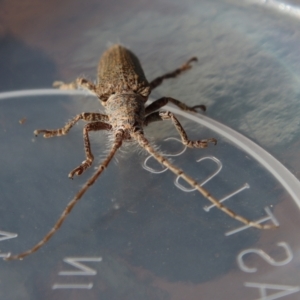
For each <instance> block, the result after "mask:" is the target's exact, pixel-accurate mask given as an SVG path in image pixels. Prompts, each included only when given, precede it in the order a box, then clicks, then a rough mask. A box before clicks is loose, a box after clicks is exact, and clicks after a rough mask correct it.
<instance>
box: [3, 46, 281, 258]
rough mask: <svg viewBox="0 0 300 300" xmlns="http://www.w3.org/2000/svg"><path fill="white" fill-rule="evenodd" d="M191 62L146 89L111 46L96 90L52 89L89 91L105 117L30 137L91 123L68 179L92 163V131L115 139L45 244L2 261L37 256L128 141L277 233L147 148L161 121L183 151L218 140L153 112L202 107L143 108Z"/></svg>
mask: <svg viewBox="0 0 300 300" xmlns="http://www.w3.org/2000/svg"><path fill="white" fill-rule="evenodd" d="M193 61H197V58H196V57H193V58H191V59H190V60H188V61H187V62H186V63H185V64H183V65H182V66H181V67H180V68H179V69H176V70H175V71H173V72H170V73H167V74H165V75H163V76H160V77H157V78H156V79H154V80H153V81H151V82H150V83H148V81H147V79H146V77H145V75H144V72H143V69H142V67H141V65H140V62H139V60H138V58H137V57H136V56H135V55H134V54H133V53H132V52H131V51H129V50H128V49H126V48H124V47H123V46H121V45H114V46H112V47H111V48H109V49H108V50H107V51H106V52H105V53H104V54H103V55H102V57H101V59H100V62H99V66H98V83H97V84H96V85H95V84H93V83H92V82H90V81H88V80H86V79H84V78H78V79H77V80H76V81H75V82H73V83H70V84H64V83H63V82H55V83H54V86H56V87H59V88H60V89H76V88H78V87H82V88H85V89H88V90H89V91H91V92H92V93H94V94H95V95H96V96H97V97H98V98H99V99H100V101H101V103H102V105H103V106H104V107H105V111H106V114H105V115H104V114H100V113H81V114H79V115H77V116H76V117H75V118H73V119H72V120H71V121H70V122H68V123H67V124H66V125H65V126H64V127H63V128H60V129H56V130H44V129H40V130H35V131H34V134H35V135H38V134H40V133H43V134H44V137H45V138H49V137H53V136H61V135H65V134H67V133H68V132H69V130H70V129H71V128H72V127H73V126H74V124H75V123H76V122H78V121H79V120H83V121H87V122H89V123H88V124H87V125H86V126H85V127H84V130H83V136H84V147H85V153H86V160H85V161H84V162H83V163H82V164H81V165H80V166H78V167H77V168H75V169H74V170H73V171H71V172H70V173H69V177H70V178H73V176H74V175H80V174H82V173H83V172H84V171H85V170H86V169H87V168H89V167H90V166H91V164H92V162H93V160H94V156H93V154H92V152H91V147H90V140H89V132H90V131H97V130H108V131H112V132H113V134H114V142H113V145H112V148H111V150H110V152H109V154H108V155H107V157H106V159H105V160H104V161H103V162H102V163H101V165H100V166H99V167H98V169H97V171H96V172H95V173H94V174H93V176H92V177H91V178H90V179H89V180H88V181H87V182H86V183H85V185H84V186H83V188H82V189H81V190H80V191H79V192H78V193H77V195H76V196H75V197H74V198H73V199H72V200H71V201H70V202H69V204H68V205H67V207H66V208H65V210H64V211H63V213H62V215H61V216H60V218H59V219H58V221H57V222H56V224H55V225H54V227H53V228H52V229H51V230H50V231H49V232H48V233H47V234H46V235H45V236H44V238H43V239H42V240H41V241H40V242H39V243H37V244H36V245H35V246H34V247H32V248H31V249H29V250H28V251H25V252H23V253H21V254H18V255H11V256H9V257H6V258H5V259H6V260H13V259H22V258H24V257H25V256H27V255H29V254H31V253H33V252H35V251H37V250H38V249H39V248H40V247H42V246H43V245H44V244H45V243H47V241H48V240H49V239H50V238H51V237H52V236H53V235H54V233H55V232H56V231H57V230H58V229H59V228H60V227H61V225H62V223H63V222H64V220H65V219H66V217H67V215H68V214H69V213H70V212H71V210H72V209H73V207H74V206H75V204H76V203H77V202H78V201H79V200H80V199H81V197H82V196H83V195H84V193H85V192H86V191H87V189H88V188H89V187H90V186H91V185H93V184H94V182H95V181H96V180H97V178H98V177H99V176H100V174H101V173H102V172H103V171H104V170H105V168H106V167H107V166H108V164H109V162H110V161H111V159H112V158H113V156H114V155H115V153H116V151H117V150H118V149H119V148H120V147H121V145H122V143H123V142H124V141H129V140H135V141H137V143H138V144H139V145H140V146H141V147H142V148H144V149H145V150H146V151H147V152H148V153H149V154H150V155H152V156H153V157H154V158H155V159H156V160H157V161H158V162H159V163H161V164H162V165H164V166H165V167H167V168H168V169H169V170H170V171H172V172H173V173H174V174H176V175H177V176H180V177H181V178H183V179H184V180H185V181H186V182H187V183H189V184H190V185H191V186H192V187H193V188H196V189H197V190H198V191H199V192H200V193H201V194H202V195H203V196H204V197H205V198H206V199H208V200H209V201H211V202H212V203H213V204H214V205H216V206H217V207H218V208H219V209H221V210H222V211H224V212H225V213H226V214H228V215H229V216H231V217H232V218H234V219H236V220H239V221H241V222H242V223H244V224H247V225H250V226H253V227H256V228H259V229H269V228H273V227H275V226H273V225H261V224H259V223H256V222H252V221H250V220H248V219H246V218H244V217H241V216H239V215H237V214H236V213H234V212H233V211H232V210H230V209H228V208H227V207H225V206H224V205H223V204H222V203H220V202H219V201H218V200H217V199H216V198H214V197H213V196H212V195H211V194H210V193H209V192H208V191H207V190H205V189H204V188H203V187H201V186H200V185H199V184H198V183H197V182H196V181H195V180H194V179H193V178H192V177H190V176H188V175H186V174H185V173H184V172H183V171H182V170H180V169H179V168H177V167H175V166H174V165H173V164H171V163H170V162H169V161H168V160H167V159H166V158H165V157H163V156H162V155H161V154H159V153H158V152H157V151H156V150H155V149H154V148H153V147H152V146H151V145H150V144H149V141H148V140H147V139H146V138H145V136H144V133H143V128H144V127H145V126H148V125H149V124H150V123H152V122H155V121H161V120H171V121H172V122H173V124H174V126H175V128H176V129H177V131H178V133H179V134H180V136H181V140H182V143H183V144H184V145H186V146H188V147H190V148H205V147H207V145H208V143H213V144H216V143H217V140H216V139H214V138H210V139H205V140H199V141H191V140H189V139H188V137H187V134H186V132H185V131H184V129H183V128H182V126H181V124H180V123H179V121H178V120H177V118H176V117H175V116H174V115H173V113H171V112H169V111H157V110H158V109H160V108H161V107H163V106H164V105H166V104H167V103H169V102H171V103H173V104H175V105H176V106H178V107H179V108H180V109H182V110H185V111H191V112H196V109H197V108H200V109H202V110H205V106H204V105H197V106H193V107H189V106H187V105H185V104H184V103H182V102H180V101H178V100H176V99H173V98H170V97H163V98H160V99H158V100H156V101H154V102H153V103H151V104H150V105H148V106H145V103H146V102H147V99H148V96H149V94H150V92H151V91H152V90H153V89H154V88H156V87H157V86H159V85H160V84H161V83H162V82H163V80H164V79H167V78H174V77H176V76H178V75H179V74H181V73H182V72H183V71H186V70H188V69H190V68H191V65H190V63H191V62H193Z"/></svg>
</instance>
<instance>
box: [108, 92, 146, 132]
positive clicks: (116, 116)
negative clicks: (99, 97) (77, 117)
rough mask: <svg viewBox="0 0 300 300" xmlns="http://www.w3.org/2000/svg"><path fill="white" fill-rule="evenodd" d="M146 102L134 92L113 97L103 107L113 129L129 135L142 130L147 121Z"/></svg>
mask: <svg viewBox="0 0 300 300" xmlns="http://www.w3.org/2000/svg"><path fill="white" fill-rule="evenodd" d="M144 102H145V99H144V98H143V97H142V96H140V95H138V94H136V93H134V92H126V93H121V94H114V95H111V96H110V97H109V98H108V100H107V101H105V102H103V105H104V106H105V111H106V113H107V115H108V117H109V123H110V124H111V125H112V129H113V130H118V129H123V130H124V131H127V132H128V133H129V132H132V131H137V130H142V128H143V123H144V120H145V105H144Z"/></svg>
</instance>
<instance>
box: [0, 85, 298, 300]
mask: <svg viewBox="0 0 300 300" xmlns="http://www.w3.org/2000/svg"><path fill="white" fill-rule="evenodd" d="M36 92H38V91H36ZM36 92H34V93H36ZM51 92H52V93H54V94H57V93H59V91H54V90H53V91H48V93H51ZM34 93H32V94H31V92H30V91H29V92H28V93H27V94H28V97H19V98H17V99H10V101H8V100H4V101H1V102H0V105H1V112H4V116H7V118H2V120H3V121H4V126H3V128H4V130H3V131H2V132H1V135H0V141H1V142H0V145H1V146H0V147H1V153H5V155H2V156H1V166H2V169H3V170H5V172H2V173H1V180H0V182H1V191H2V197H1V198H2V201H1V207H2V212H3V215H2V223H1V224H2V228H1V230H2V231H3V232H0V233H1V234H2V241H1V251H2V256H5V255H6V253H8V252H13V253H16V252H20V251H23V250H25V249H27V248H28V247H30V246H32V245H33V244H34V243H36V242H37V241H38V240H39V239H40V238H41V237H43V235H44V234H45V233H46V232H47V231H48V230H49V228H50V227H51V226H52V225H53V223H54V222H55V221H56V219H57V217H58V216H59V214H60V213H61V211H62V210H63V209H64V207H65V205H66V204H67V202H68V201H69V200H70V198H71V197H72V196H73V195H74V194H75V193H76V192H77V191H78V190H79V189H80V186H81V185H82V184H83V183H84V182H85V180H86V179H87V178H88V177H89V176H91V174H92V170H89V171H87V172H86V173H85V174H84V175H83V176H81V177H78V178H75V179H74V180H73V181H72V180H69V179H68V178H67V174H68V172H69V171H70V170H71V169H72V168H74V167H75V166H77V165H78V164H79V163H80V162H81V161H82V160H83V155H84V153H83V145H82V138H81V132H82V130H81V129H82V124H81V125H79V126H75V128H74V129H73V130H72V131H71V132H70V133H69V134H68V135H67V136H65V137H57V138H52V139H43V138H42V137H38V138H35V137H34V136H33V135H32V132H33V130H34V129H37V128H57V127H60V126H61V125H62V124H63V120H67V119H68V116H71V115H75V114H76V113H77V112H80V111H81V110H82V109H83V110H84V111H95V110H97V109H98V108H97V104H98V103H97V102H98V100H97V99H95V98H93V97H87V96H83V95H79V96H76V98H74V100H72V98H70V97H68V96H67V97H66V96H63V93H62V95H61V96H50V95H48V96H42V95H40V96H38V97H34V96H33V95H34ZM43 93H45V94H47V90H45V91H40V94H43ZM25 94H26V93H25ZM30 94H31V96H30ZM7 95H9V94H6V95H5V94H4V96H7ZM29 96H30V97H29ZM73 97H75V96H73ZM16 107H18V109H17V110H16ZM167 109H171V110H172V111H174V113H176V115H184V117H185V118H184V119H182V123H183V124H184V126H185V128H186V129H187V131H188V132H189V135H190V137H191V138H193V139H195V138H196V137H199V136H201V137H202V138H206V137H215V138H217V139H218V145H217V146H210V147H209V148H207V149H187V150H186V151H184V150H185V149H184V147H183V146H182V145H181V143H180V141H179V140H178V136H177V134H176V131H175V130H174V129H173V128H172V127H171V126H168V124H165V122H164V124H163V125H166V128H167V130H166V131H165V133H164V132H162V131H160V139H157V138H152V139H151V140H152V143H155V144H159V145H161V150H162V151H163V152H164V153H165V155H166V156H168V155H173V157H172V161H173V162H174V163H175V164H176V165H178V166H180V167H181V168H182V169H184V170H185V171H186V172H187V173H188V174H190V175H192V176H194V177H195V178H196V179H197V180H198V181H199V182H202V183H204V186H205V188H207V189H208V190H209V191H210V192H211V193H212V194H213V195H214V196H216V197H217V198H219V199H220V200H221V199H223V200H224V203H225V204H226V205H228V207H230V208H231V209H233V210H235V211H236V212H237V213H239V214H242V215H243V216H246V217H248V218H250V219H252V220H258V221H259V222H267V223H273V224H277V225H278V224H279V225H280V227H279V229H276V230H267V231H261V230H258V229H253V228H248V227H247V226H243V225H242V224H240V223H239V222H237V221H236V220H233V219H231V218H230V217H228V216H227V215H225V214H224V213H222V212H221V211H219V210H218V209H216V208H215V207H212V206H211V203H208V201H207V200H205V199H204V198H203V197H202V196H201V195H200V194H199V193H198V192H196V191H191V188H190V187H189V186H188V185H187V184H186V183H184V182H182V181H181V179H178V178H177V179H176V178H175V177H174V175H173V174H172V173H170V172H161V171H163V169H162V167H161V166H160V165H159V164H157V163H156V162H155V161H154V160H153V158H151V157H147V155H146V154H145V153H140V151H136V150H137V148H138V146H136V145H131V146H127V147H125V151H120V152H121V153H119V154H118V155H117V157H116V162H117V163H112V164H111V165H110V166H109V168H108V169H107V170H106V172H105V173H104V174H103V175H102V176H101V178H100V179H99V181H98V182H97V183H96V184H95V185H94V186H93V187H91V188H90V190H89V191H88V193H87V194H86V195H85V196H84V199H82V200H81V202H80V203H79V204H78V205H77V207H76V208H75V209H74V211H73V212H72V213H71V215H70V216H69V218H68V220H67V221H66V223H65V224H64V225H63V226H62V228H61V230H60V231H59V232H58V233H57V234H56V235H55V237H54V238H53V239H51V240H50V241H49V242H48V244H47V245H46V246H45V247H43V248H42V249H41V250H40V251H38V252H37V253H35V254H33V255H32V256H30V257H28V258H26V259H25V260H24V261H14V262H2V271H1V272H2V275H1V278H3V280H4V281H5V287H6V289H7V291H5V292H6V293H10V294H11V293H12V295H13V296H15V293H18V292H19V291H20V289H21V287H22V285H23V283H22V280H20V278H22V277H23V276H25V275H24V274H26V281H27V285H26V287H25V290H26V293H27V297H23V299H33V298H34V297H36V299H38V298H40V297H41V296H37V294H36V293H37V291H39V292H40V294H39V295H43V294H44V293H45V292H46V290H48V293H49V299H51V298H52V297H53V298H55V299H63V298H64V297H65V293H70V292H71V293H76V294H77V295H81V293H82V297H83V295H84V294H85V292H84V291H85V290H89V295H90V296H89V297H91V299H93V297H95V296H96V295H100V294H101V297H102V298H103V299H112V298H113V299H117V298H118V297H121V298H122V297H123V296H122V295H123V294H125V293H126V294H130V295H132V297H133V298H134V297H136V298H135V299H139V298H146V299H147V297H148V296H147V295H148V294H149V293H150V295H151V296H149V297H148V298H149V299H164V286H165V285H166V284H171V285H174V288H175V289H176V288H179V287H180V285H182V284H183V282H190V284H192V285H193V288H191V289H195V290H196V291H197V290H198V289H199V290H202V289H203V290H204V291H206V293H207V297H208V298H215V299H216V298H218V297H221V295H220V294H219V293H220V292H219V291H216V290H215V288H214V284H218V285H226V284H228V282H230V284H231V288H234V289H235V290H239V289H243V288H245V287H252V286H251V285H253V284H254V283H253V282H255V283H256V284H265V281H262V282H260V280H261V279H259V278H268V282H278V281H279V280H281V278H282V277H281V276H282V272H283V270H284V272H285V274H289V275H290V276H291V278H295V280H296V278H297V276H296V275H297V272H298V271H297V269H295V267H293V266H294V264H292V263H291V261H292V260H295V259H298V257H295V256H297V253H298V249H299V247H300V241H299V239H298V238H297V237H298V230H294V228H298V226H300V218H299V213H298V211H299V199H298V198H297V195H299V188H300V187H299V182H298V181H297V180H296V179H295V177H294V176H293V175H292V174H290V173H289V172H288V170H287V169H285V167H283V166H282V165H281V164H280V163H279V162H278V161H276V160H275V159H274V158H273V157H272V156H270V155H269V154H267V153H266V152H265V151H264V150H263V149H261V148H260V147H259V146H257V145H256V144H254V143H253V142H251V141H250V140H248V139H247V138H245V137H244V136H242V135H240V134H238V133H237V132H235V131H234V130H232V129H229V128H227V127H225V126H224V125H222V124H221V123H217V122H215V121H213V120H211V119H209V118H208V117H205V116H201V115H198V116H197V115H195V114H194V115H188V114H186V113H182V112H180V111H178V110H176V109H175V110H174V109H172V108H170V107H167ZM20 112H22V114H20ZM37 116H39V117H38V118H37ZM25 118H26V120H25ZM22 119H23V121H22V122H21V123H22V124H21V123H20V122H19V120H22ZM169 125H170V124H169ZM203 125H206V127H205V126H203ZM161 126H162V124H153V128H152V129H153V130H154V131H155V129H157V130H158V129H159V128H160V127H161ZM108 144H109V143H108V139H107V136H106V135H105V134H103V133H96V134H94V135H92V149H93V152H94V154H95V155H96V157H98V159H97V161H99V160H100V158H101V157H104V156H105V153H106V152H107V151H106V150H107V149H108ZM94 166H97V163H95V164H94ZM5 238H7V239H6V240H5ZM78 263H81V265H80V264H78ZM7 274H10V276H7ZM37 283H38V286H36V284H37ZM213 283H214V284H213ZM31 284H34V285H35V288H34V291H32V292H31V291H30V289H31V288H33V286H32V287H31V288H29V286H31ZM294 284H297V282H296V281H295V283H294ZM23 288H24V287H23ZM186 288H187V287H186ZM252 288H253V294H255V291H254V290H255V289H256V292H257V290H259V288H261V286H258V287H252ZM285 289H287V287H281V290H285ZM222 293H225V291H223V292H222ZM226 293H228V297H229V296H230V294H231V293H232V290H227V291H226ZM241 293H243V291H241ZM136 295H140V296H136ZM240 295H241V294H240ZM80 297H81V296H80ZM240 297H241V296H239V297H237V298H236V299H239V298H240Z"/></svg>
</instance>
